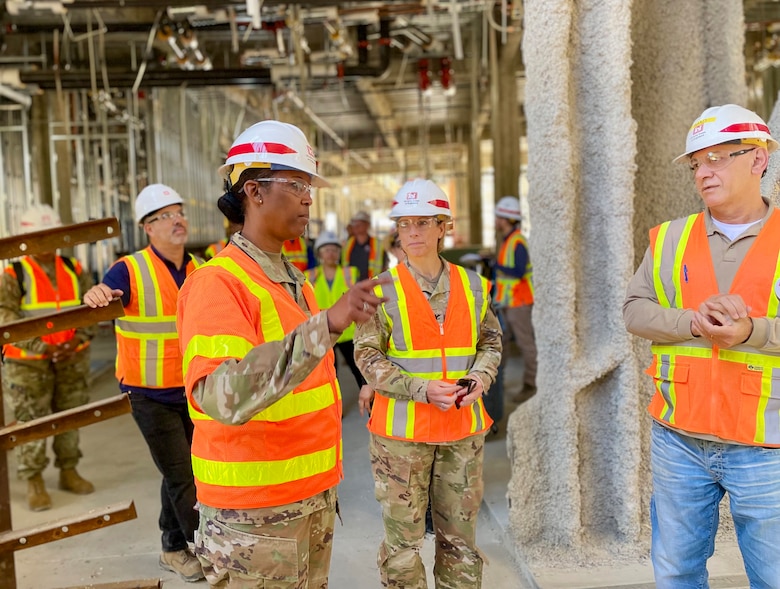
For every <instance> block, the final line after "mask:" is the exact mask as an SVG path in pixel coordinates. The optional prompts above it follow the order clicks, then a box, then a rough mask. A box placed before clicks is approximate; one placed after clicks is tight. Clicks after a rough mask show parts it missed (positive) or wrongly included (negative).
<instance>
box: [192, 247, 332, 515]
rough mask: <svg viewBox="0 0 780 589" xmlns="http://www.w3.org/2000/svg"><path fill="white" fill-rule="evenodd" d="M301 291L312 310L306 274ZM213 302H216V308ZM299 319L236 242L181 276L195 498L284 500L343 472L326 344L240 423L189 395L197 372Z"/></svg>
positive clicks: (236, 503) (229, 502)
mask: <svg viewBox="0 0 780 589" xmlns="http://www.w3.org/2000/svg"><path fill="white" fill-rule="evenodd" d="M217 285H218V286H219V287H217ZM214 293H217V294H214ZM228 296H229V298H228ZM303 296H304V297H305V299H306V303H307V305H308V307H309V310H310V311H311V313H312V314H315V313H318V312H319V309H318V307H317V302H316V300H315V297H314V292H313V291H312V288H311V285H310V284H309V283H305V284H304V286H303ZM215 297H219V298H215ZM215 307H220V308H221V309H222V311H221V312H220V313H219V314H218V315H215V313H214V308H215ZM307 319H308V316H307V314H306V313H305V312H304V311H303V309H301V307H300V306H298V304H297V303H296V301H295V300H294V299H293V297H292V296H291V295H290V293H289V292H288V291H287V290H286V289H285V287H284V285H282V284H278V283H276V282H273V281H272V280H271V279H269V278H268V276H267V275H266V273H265V272H264V271H263V270H262V268H261V267H260V266H259V265H258V264H257V263H255V262H254V261H253V260H252V259H251V258H250V257H249V256H247V255H246V254H245V253H244V252H243V251H242V250H241V249H240V248H239V247H238V246H236V245H234V244H229V245H228V246H227V247H226V248H225V249H224V250H223V251H222V253H221V254H220V255H219V256H217V257H216V258H214V259H213V260H211V261H209V262H208V263H207V264H205V265H204V266H203V267H202V268H200V269H199V270H198V271H197V272H195V274H193V276H191V277H190V278H188V279H187V282H186V283H185V284H184V287H183V288H182V291H181V296H180V300H179V312H178V321H179V330H180V334H181V345H182V349H183V350H184V365H185V366H186V375H185V387H186V392H187V400H188V402H189V405H190V416H191V418H192V422H193V424H194V425H195V430H194V433H193V438H192V471H193V474H194V475H195V485H196V488H197V494H198V501H200V502H201V503H203V504H204V505H209V506H211V507H216V508H220V509H251V508H258V507H272V506H278V505H285V504H288V503H293V502H295V501H300V500H302V499H305V498H308V497H312V496H314V495H316V494H317V493H320V492H322V491H324V490H326V489H330V488H331V487H333V486H335V485H336V484H338V482H339V481H340V480H341V479H342V478H343V469H342V453H343V449H342V444H341V391H340V389H339V384H338V380H337V378H336V369H335V367H334V356H333V350H329V351H328V353H327V354H326V355H325V357H324V358H323V359H322V361H321V362H320V363H319V364H318V365H317V367H316V368H315V369H314V370H313V371H312V372H311V373H310V374H309V375H308V376H307V377H306V378H305V380H304V381H303V382H302V383H301V384H300V385H298V386H297V387H296V388H295V389H294V390H293V391H291V392H290V393H288V394H287V395H285V396H284V397H282V398H281V399H279V400H278V401H276V402H275V403H274V404H272V405H271V406H269V407H267V408H266V409H264V410H263V411H261V412H260V413H258V414H257V415H255V416H254V417H253V418H252V419H251V420H249V421H248V422H247V423H244V424H233V425H224V424H222V423H220V422H219V421H216V420H214V419H211V418H210V417H209V416H208V415H206V414H205V413H204V412H203V411H201V409H200V407H199V406H198V404H197V402H196V401H195V400H194V399H193V396H192V390H193V388H194V387H195V385H196V384H197V383H198V381H200V380H201V379H202V378H205V377H207V376H208V375H209V374H211V373H212V372H213V371H214V370H215V369H216V367H217V366H219V365H220V364H222V363H223V362H225V361H229V360H241V359H243V358H244V356H245V355H246V354H247V353H248V352H249V351H250V350H251V349H252V348H254V347H255V346H258V345H261V344H263V343H265V342H270V341H280V340H282V339H284V336H285V334H288V333H290V332H291V331H292V330H294V329H295V328H296V327H297V326H298V325H300V324H301V323H303V322H304V321H306V320H307Z"/></svg>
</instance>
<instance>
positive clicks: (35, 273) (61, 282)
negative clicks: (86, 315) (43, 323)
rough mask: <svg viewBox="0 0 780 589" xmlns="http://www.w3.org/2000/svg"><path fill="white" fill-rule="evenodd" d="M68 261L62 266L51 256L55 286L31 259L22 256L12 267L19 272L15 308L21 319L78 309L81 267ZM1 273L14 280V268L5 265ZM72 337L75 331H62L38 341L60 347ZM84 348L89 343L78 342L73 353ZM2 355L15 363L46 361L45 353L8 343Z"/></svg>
mask: <svg viewBox="0 0 780 589" xmlns="http://www.w3.org/2000/svg"><path fill="white" fill-rule="evenodd" d="M69 262H70V263H69V264H68V263H65V262H64V261H63V258H62V257H61V256H55V259H54V272H55V277H56V281H55V284H52V282H51V280H50V279H49V277H48V276H47V274H46V272H45V271H44V270H43V268H41V267H40V265H39V264H38V262H36V261H35V259H34V258H33V257H32V256H25V257H24V258H22V259H21V260H19V263H18V264H15V266H16V267H19V268H21V271H22V285H23V289H22V290H23V292H24V294H23V296H22V300H21V301H20V305H19V309H20V310H21V312H22V318H24V319H28V318H31V317H40V316H42V315H49V314H51V313H54V312H56V311H60V310H62V309H67V308H72V307H78V306H79V305H80V304H81V296H82V294H83V293H82V292H81V290H80V288H79V276H80V275H81V272H82V269H81V264H79V262H78V260H76V259H75V258H69ZM5 271H6V273H8V274H10V275H11V276H13V277H14V278H17V279H18V276H17V275H16V270H15V269H14V265H11V266H8V268H6V269H5ZM75 334H76V330H75V329H66V330H64V331H58V332H56V333H49V334H46V335H42V336H41V340H42V341H44V342H45V343H47V344H51V345H57V344H63V343H65V342H68V341H70V340H72V339H73V337H74V336H75ZM88 346H89V342H82V343H80V344H79V345H78V346H77V347H76V351H80V350H83V349H84V348H86V347H88ZM3 354H4V355H5V357H6V358H14V359H17V360H45V359H47V358H49V354H45V353H44V354H37V353H35V352H30V351H28V350H23V349H22V348H17V347H16V346H14V345H12V344H6V345H5V346H3Z"/></svg>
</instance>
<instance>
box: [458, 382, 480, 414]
mask: <svg viewBox="0 0 780 589" xmlns="http://www.w3.org/2000/svg"><path fill="white" fill-rule="evenodd" d="M455 384H456V385H458V386H459V387H466V392H465V393H461V394H460V395H458V397H457V398H456V399H455V408H456V409H460V402H461V399H463V397H465V396H466V395H468V394H469V393H470V392H471V391H473V390H474V387H475V386H476V385H477V382H476V381H475V380H473V379H471V378H459V379H458V380H457V381H455Z"/></svg>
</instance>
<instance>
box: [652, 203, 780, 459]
mask: <svg viewBox="0 0 780 589" xmlns="http://www.w3.org/2000/svg"><path fill="white" fill-rule="evenodd" d="M657 234H658V231H657V228H654V229H653V230H652V231H651V239H652V240H653V241H651V244H655V239H654V237H655V236H656V235H657ZM778 252H780V210H776V211H775V212H774V214H773V215H772V216H771V217H770V218H769V220H768V221H767V223H766V224H765V226H764V227H763V228H762V229H761V231H760V232H759V234H758V236H757V237H756V239H755V242H754V243H753V245H752V246H751V248H750V250H749V251H748V253H747V255H746V256H745V258H744V260H743V261H742V264H741V265H740V267H739V270H738V271H737V273H736V275H735V276H734V281H733V283H732V284H731V287H730V289H729V293H732V294H739V295H740V296H741V297H742V299H743V300H744V301H745V304H746V305H748V306H749V307H750V308H751V309H750V313H749V314H750V316H751V317H766V316H767V311H768V304H769V300H770V298H771V297H776V296H777V295H776V294H775V284H774V279H775V271H776V267H777V264H778ZM680 268H681V275H680V277H679V278H680V280H679V284H680V293H681V296H682V299H681V300H682V305H681V306H682V308H685V309H698V308H699V306H700V305H701V303H702V302H704V301H705V300H706V299H707V298H709V297H710V296H712V295H714V294H717V293H718V292H719V288H718V283H717V278H716V276H715V268H714V266H713V262H712V254H711V252H710V248H709V243H708V237H707V231H706V226H705V223H704V214H703V213H701V214H699V216H698V218H697V219H696V221H695V222H694V225H693V227H692V229H691V233H690V237H689V240H688V243H687V246H686V247H685V252H684V254H683V257H682V264H681V265H680ZM670 304H671V305H672V306H674V301H671V302H670ZM701 343H706V342H701ZM683 346H684V344H683ZM737 348H738V349H749V350H750V352H751V353H752V354H755V355H760V354H761V352H760V351H757V350H755V349H753V348H747V347H742V348H740V347H739V346H737ZM739 355H740V353H739V352H738V351H735V350H733V349H730V350H720V349H719V348H718V347H717V346H715V347H713V348H712V353H711V357H699V356H697V355H693V354H686V353H685V352H684V351H681V352H679V353H677V354H676V358H675V359H674V360H673V361H672V362H671V363H672V367H671V369H670V368H668V367H666V366H665V365H663V363H664V362H665V361H666V362H667V363H668V362H669V361H670V359H669V358H668V356H667V357H664V355H663V354H661V355H660V357H659V354H657V353H656V354H655V355H654V358H653V362H652V364H651V365H650V367H649V368H648V369H647V371H646V372H647V373H648V374H649V375H650V376H652V377H653V378H654V379H655V383H656V391H655V394H654V395H653V398H652V399H651V401H650V405H649V407H648V410H649V412H650V414H651V415H652V416H653V417H654V418H655V419H658V420H659V421H663V422H666V423H669V424H670V425H671V426H672V427H675V428H679V429H682V430H685V431H689V432H692V433H702V434H708V435H714V436H717V437H719V438H722V439H725V440H730V441H735V442H739V443H743V444H750V445H755V444H758V445H762V446H778V445H780V428H778V424H777V423H775V424H774V425H773V427H772V429H774V430H776V431H774V432H773V431H772V430H771V429H770V424H769V423H767V431H766V439H765V440H757V439H756V437H757V428H758V426H757V419H759V417H760V416H761V417H760V418H761V419H763V417H762V416H763V415H764V413H765V411H766V410H768V412H769V413H775V414H778V412H779V411H780V390H779V391H778V392H777V398H770V399H763V400H762V378H763V376H762V367H761V366H756V365H751V364H750V363H747V364H746V363H745V362H740V361H738V360H735V358H737V357H738V356H739ZM704 356H709V355H708V354H704ZM659 364H661V365H660V366H659ZM662 374H671V375H672V376H671V377H669V376H667V377H666V378H660V375H662ZM670 381H671V384H673V387H674V395H675V398H674V402H670V401H671V399H670V394H669V392H668V391H669V386H670ZM773 397H774V395H773ZM762 402H768V403H769V405H767V406H766V410H762V409H761V408H760V407H759V404H760V403H762ZM773 406H774V410H772V407H773ZM776 421H777V420H776Z"/></svg>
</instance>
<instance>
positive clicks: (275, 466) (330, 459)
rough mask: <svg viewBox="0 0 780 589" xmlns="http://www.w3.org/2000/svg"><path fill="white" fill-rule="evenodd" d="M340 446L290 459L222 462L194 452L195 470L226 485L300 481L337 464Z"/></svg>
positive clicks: (203, 478)
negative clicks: (337, 452) (207, 458)
mask: <svg viewBox="0 0 780 589" xmlns="http://www.w3.org/2000/svg"><path fill="white" fill-rule="evenodd" d="M336 451H337V448H336V446H334V447H332V448H327V449H325V450H320V451H318V452H312V453H311V454H305V455H303V456H295V457H294V458H289V459H287V460H263V461H255V462H228V463H226V462H220V461H214V460H206V459H204V458H199V457H197V456H195V455H193V456H192V473H193V474H194V475H195V478H196V479H198V480H199V481H202V482H204V483H207V484H209V485H220V486H223V487H266V486H271V485H282V484H284V483H288V482H290V481H297V480H300V479H305V478H308V477H311V476H315V475H318V474H321V473H324V472H328V471H329V470H332V469H334V468H335V467H336V460H337V458H338V457H337V454H336Z"/></svg>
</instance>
